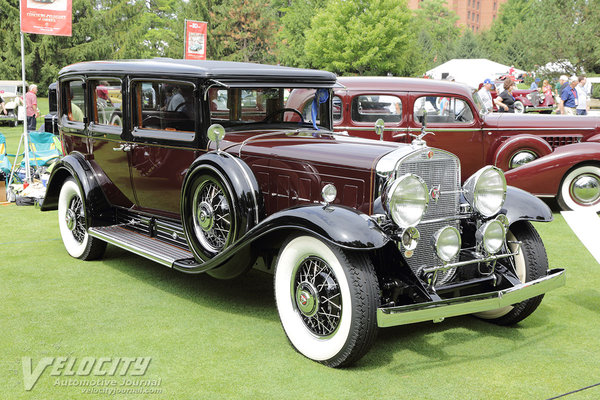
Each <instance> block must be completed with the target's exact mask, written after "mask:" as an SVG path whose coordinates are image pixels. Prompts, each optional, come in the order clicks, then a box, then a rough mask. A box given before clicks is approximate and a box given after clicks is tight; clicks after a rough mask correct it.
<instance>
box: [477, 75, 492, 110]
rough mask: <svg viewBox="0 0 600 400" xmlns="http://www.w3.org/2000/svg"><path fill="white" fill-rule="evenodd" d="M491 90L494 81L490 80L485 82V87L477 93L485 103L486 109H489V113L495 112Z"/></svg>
mask: <svg viewBox="0 0 600 400" xmlns="http://www.w3.org/2000/svg"><path fill="white" fill-rule="evenodd" d="M491 89H492V80H491V79H489V78H488V79H486V80H484V81H483V86H482V87H481V89H479V91H477V94H478V95H479V98H480V99H481V101H482V102H483V105H484V106H485V108H487V109H488V111H494V102H493V101H492V94H491V93H490V90H491Z"/></svg>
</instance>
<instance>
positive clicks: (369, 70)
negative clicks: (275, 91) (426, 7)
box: [304, 0, 415, 75]
mask: <svg viewBox="0 0 600 400" xmlns="http://www.w3.org/2000/svg"><path fill="white" fill-rule="evenodd" d="M410 18H411V12H410V10H409V9H408V8H407V6H406V1H405V0H330V1H329V2H328V3H327V6H326V7H325V8H324V9H322V10H321V11H320V12H318V13H317V14H316V15H315V16H314V17H313V19H312V20H311V29H310V30H309V31H308V32H305V35H306V43H305V46H304V51H305V53H306V57H307V60H308V61H309V62H310V65H311V66H313V67H317V68H324V69H328V70H331V71H335V72H337V73H340V74H356V73H357V74H360V75H382V74H386V73H393V74H397V75H406V74H411V73H412V72H413V63H412V60H411V59H410V57H407V56H406V55H407V54H408V53H409V52H410V50H411V46H413V45H414V41H415V37H414V34H413V33H412V29H411V23H410Z"/></svg>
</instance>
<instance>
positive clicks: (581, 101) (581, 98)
mask: <svg viewBox="0 0 600 400" xmlns="http://www.w3.org/2000/svg"><path fill="white" fill-rule="evenodd" d="M577 80H578V83H577V86H575V90H576V91H577V107H575V112H576V113H577V115H587V114H588V111H589V110H590V106H589V104H588V101H587V92H586V91H585V84H586V83H587V79H586V78H585V76H583V75H581V76H579V77H578V78H577Z"/></svg>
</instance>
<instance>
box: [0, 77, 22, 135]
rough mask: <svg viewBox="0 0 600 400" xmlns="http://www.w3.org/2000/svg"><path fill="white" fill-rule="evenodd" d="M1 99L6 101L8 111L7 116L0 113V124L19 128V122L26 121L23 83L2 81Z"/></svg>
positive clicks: (0, 87) (5, 105)
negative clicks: (6, 123) (3, 123)
mask: <svg viewBox="0 0 600 400" xmlns="http://www.w3.org/2000/svg"><path fill="white" fill-rule="evenodd" d="M0 97H2V100H4V109H5V110H6V114H4V113H3V112H0V122H8V123H9V124H10V125H11V126H17V125H18V124H19V122H23V121H25V105H24V103H23V82H22V81H0Z"/></svg>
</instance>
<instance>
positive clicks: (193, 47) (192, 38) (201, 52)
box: [183, 19, 208, 60]
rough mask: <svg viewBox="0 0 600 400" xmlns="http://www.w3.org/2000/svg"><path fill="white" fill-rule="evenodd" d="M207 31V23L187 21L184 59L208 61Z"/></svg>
mask: <svg viewBox="0 0 600 400" xmlns="http://www.w3.org/2000/svg"><path fill="white" fill-rule="evenodd" d="M207 31H208V27H207V24H206V22H202V21H190V20H187V19H186V20H185V49H184V50H183V58H184V59H186V60H206V39H207Z"/></svg>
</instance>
